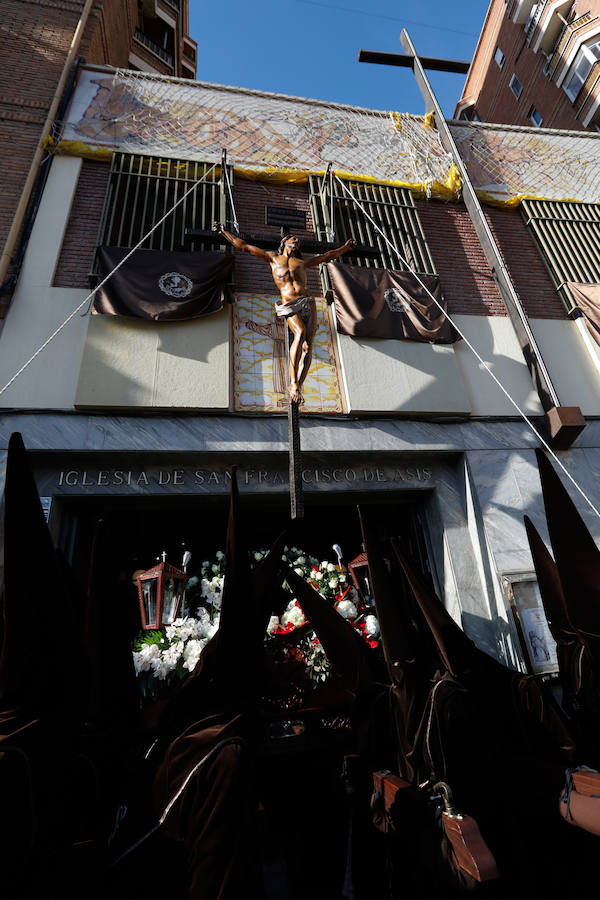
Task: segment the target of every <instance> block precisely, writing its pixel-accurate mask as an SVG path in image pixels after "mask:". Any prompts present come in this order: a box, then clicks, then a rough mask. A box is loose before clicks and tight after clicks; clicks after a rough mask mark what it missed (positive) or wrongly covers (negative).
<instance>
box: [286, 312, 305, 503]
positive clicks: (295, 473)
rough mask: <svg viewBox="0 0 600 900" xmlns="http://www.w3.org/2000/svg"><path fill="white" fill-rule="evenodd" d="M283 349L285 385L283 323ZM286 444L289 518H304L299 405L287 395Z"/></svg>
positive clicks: (287, 351) (288, 364) (287, 340)
mask: <svg viewBox="0 0 600 900" xmlns="http://www.w3.org/2000/svg"><path fill="white" fill-rule="evenodd" d="M285 349H286V358H287V385H288V388H289V383H290V329H289V328H288V325H287V322H286V323H285ZM288 444H289V451H288V452H289V463H290V465H289V473H290V518H291V519H303V518H304V490H303V487H302V460H301V456H302V448H301V446H300V410H299V404H298V403H296V402H295V401H294V400H292V399H291V398H290V397H289V394H288Z"/></svg>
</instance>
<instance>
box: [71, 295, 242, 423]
mask: <svg viewBox="0 0 600 900" xmlns="http://www.w3.org/2000/svg"><path fill="white" fill-rule="evenodd" d="M229 331H230V311H229V308H225V309H223V310H222V311H221V312H220V313H217V314H216V315H212V316H208V317H207V318H205V319H200V320H198V321H195V322H168V323H167V322H165V323H161V324H157V323H156V322H146V321H137V320H135V319H127V318H120V317H119V318H116V317H115V318H113V317H112V316H91V317H90V319H89V326H88V333H87V339H86V343H85V349H84V352H83V360H82V364H81V373H80V376H79V383H78V386H77V395H76V397H75V405H76V406H77V407H111V408H116V409H119V408H121V409H131V408H139V407H143V408H151V409H156V408H160V409H169V408H173V409H206V410H208V409H210V410H214V409H221V410H226V409H228V408H229V393H230V378H231V365H230V356H229Z"/></svg>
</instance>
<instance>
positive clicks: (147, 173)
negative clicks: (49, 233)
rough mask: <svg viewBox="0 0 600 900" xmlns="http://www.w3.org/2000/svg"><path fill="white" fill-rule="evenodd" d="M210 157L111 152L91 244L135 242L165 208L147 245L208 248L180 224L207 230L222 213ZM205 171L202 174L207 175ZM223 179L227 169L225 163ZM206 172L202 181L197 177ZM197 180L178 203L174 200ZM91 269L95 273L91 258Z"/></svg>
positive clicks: (219, 186) (221, 198)
mask: <svg viewBox="0 0 600 900" xmlns="http://www.w3.org/2000/svg"><path fill="white" fill-rule="evenodd" d="M210 170H211V164H210V163H204V162H196V161H193V160H181V159H167V158H165V157H157V156H142V155H140V154H132V153H115V154H114V156H113V159H112V163H111V168H110V175H109V178H108V184H107V187H106V194H105V197H104V207H103V210H102V216H101V219H100V227H99V229H98V237H97V241H96V245H97V246H102V245H104V246H111V247H127V248H129V247H135V246H136V245H137V244H138V243H139V241H140V240H141V239H142V238H143V236H144V235H145V234H147V233H148V232H149V231H150V229H151V228H152V227H153V225H155V224H156V223H157V222H159V221H160V220H161V219H162V218H163V216H165V214H166V213H169V211H170V210H173V211H172V212H171V213H170V214H169V215H167V217H166V219H165V220H164V222H162V224H161V225H160V226H159V227H158V228H157V229H156V230H155V231H154V232H153V233H152V234H151V235H150V237H149V238H148V239H147V240H145V241H144V243H143V244H142V245H141V246H142V248H144V249H148V250H192V251H193V250H201V251H203V250H211V249H214V246H211V245H209V244H208V243H206V242H204V243H203V242H202V240H199V239H197V238H196V239H195V240H189V239H186V229H187V228H195V229H202V230H210V229H211V228H212V224H213V222H215V221H225V219H226V218H227V216H228V203H227V195H226V192H225V189H224V185H223V184H222V183H221V176H220V170H217V169H216V168H213V169H212V171H210ZM207 173H208V176H207ZM228 174H229V180H230V182H232V181H233V172H232V170H231V169H228ZM205 176H207V178H206V180H205V181H202V180H201V179H203V178H204V177H205ZM195 182H199V184H198V187H197V188H196V190H193V191H191V192H190V193H189V194H188V196H187V197H186V198H185V200H183V201H182V202H181V203H179V205H178V206H177V207H176V208H175V209H173V207H175V204H176V203H177V201H179V200H181V198H182V197H183V196H184V195H185V193H186V191H188V190H189V189H190V188H191V186H192V185H193V184H194V183H195ZM91 275H92V276H93V277H96V275H97V263H96V258H95V257H94V264H93V268H92V272H91Z"/></svg>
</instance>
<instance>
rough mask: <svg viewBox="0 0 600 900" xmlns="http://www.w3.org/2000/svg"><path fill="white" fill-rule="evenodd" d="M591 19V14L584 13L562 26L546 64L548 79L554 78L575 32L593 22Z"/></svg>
mask: <svg viewBox="0 0 600 900" xmlns="http://www.w3.org/2000/svg"><path fill="white" fill-rule="evenodd" d="M593 19H594V17H593V16H592V15H591V13H589V12H586V13H584V14H583V15H582V16H578V17H577V18H576V19H573V20H572V21H571V22H568V23H567V24H566V25H563V27H562V30H561V32H560V34H559V36H558V39H557V41H556V44H555V45H554V50H553V51H552V56H551V57H550V59H549V60H548V62H547V64H546V68H547V70H548V75H549V76H550V78H554V75H555V74H556V70H557V68H558V66H559V65H560V62H561V60H562V59H563V57H564V56H565V55H566V50H567V47H568V45H569V44H570V42H571V39H572V37H573V35H574V34H575V32H576V31H578V30H579V29H580V28H583V26H584V25H588V24H589V23H590V22H591V21H593Z"/></svg>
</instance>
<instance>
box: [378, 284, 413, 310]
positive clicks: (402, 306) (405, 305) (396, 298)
mask: <svg viewBox="0 0 600 900" xmlns="http://www.w3.org/2000/svg"><path fill="white" fill-rule="evenodd" d="M383 296H384V298H385V302H386V303H387V305H388V307H389V309H390V310H391V311H392V312H410V303H409V302H408V300H407V299H406V297H403V296H402V294H401V293H400V291H397V290H396V288H390V289H389V290H388V291H386V292H385V294H384V295H383Z"/></svg>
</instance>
